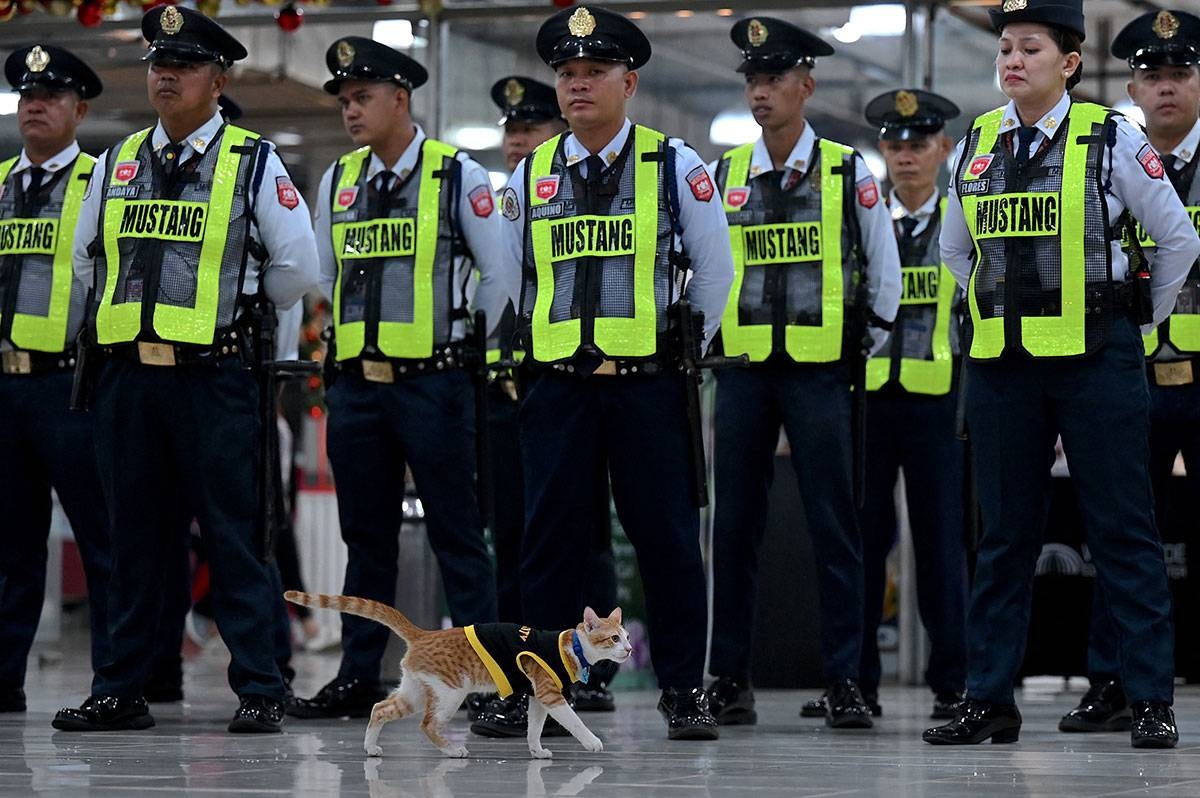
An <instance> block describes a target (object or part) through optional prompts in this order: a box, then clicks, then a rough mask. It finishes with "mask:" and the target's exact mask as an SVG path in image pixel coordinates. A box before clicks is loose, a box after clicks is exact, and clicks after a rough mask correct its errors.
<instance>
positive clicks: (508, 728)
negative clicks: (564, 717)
mask: <svg viewBox="0 0 1200 798" xmlns="http://www.w3.org/2000/svg"><path fill="white" fill-rule="evenodd" d="M528 731H529V695H528V694H527V693H522V694H521V695H517V694H516V693H513V694H512V695H510V696H509V697H508V698H501V697H500V696H496V697H494V698H493V699H492V700H491V701H489V702H488V703H487V705H486V706H485V707H484V708H483V709H482V710H481V711H480V713H479V717H478V718H476V719H475V720H474V721H472V722H471V733H472V734H478V735H479V736H480V737H524V736H526V734H527V733H528ZM570 734H571V733H570V732H569V731H567V730H566V728H564V727H563V725H562V724H561V723H559V722H558V721H556V720H555V719H554V718H551V717H547V718H546V722H545V723H544V724H542V736H543V737H569V736H570Z"/></svg>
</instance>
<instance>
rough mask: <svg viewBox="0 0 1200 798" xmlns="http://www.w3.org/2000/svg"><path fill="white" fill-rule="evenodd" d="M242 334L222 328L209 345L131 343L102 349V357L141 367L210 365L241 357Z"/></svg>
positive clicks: (234, 329) (155, 342) (159, 342)
mask: <svg viewBox="0 0 1200 798" xmlns="http://www.w3.org/2000/svg"><path fill="white" fill-rule="evenodd" d="M243 335H244V331H243V330H242V329H241V328H239V327H236V326H235V327H226V328H223V329H221V330H218V331H217V334H216V335H215V336H214V338H213V344H212V346H194V345H192V344H177V343H171V342H169V341H132V342H130V343H123V344H111V345H109V346H106V347H104V352H105V354H106V355H110V356H112V357H114V358H117V359H118V360H132V361H133V362H135V363H141V364H142V365H143V366H166V367H170V366H196V365H213V364H216V363H217V362H218V361H221V360H227V359H229V358H235V357H236V358H241V357H243V356H244V354H245V353H244V351H243V350H244V348H245V347H244V346H243Z"/></svg>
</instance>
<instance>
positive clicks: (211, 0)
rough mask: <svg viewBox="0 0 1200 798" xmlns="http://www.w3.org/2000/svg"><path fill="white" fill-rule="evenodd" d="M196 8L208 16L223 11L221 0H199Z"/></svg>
mask: <svg viewBox="0 0 1200 798" xmlns="http://www.w3.org/2000/svg"><path fill="white" fill-rule="evenodd" d="M196 10H197V11H199V12H200V13H201V14H203V15H204V16H206V17H210V18H211V17H215V16H217V15H218V14H220V13H221V0H197V1H196Z"/></svg>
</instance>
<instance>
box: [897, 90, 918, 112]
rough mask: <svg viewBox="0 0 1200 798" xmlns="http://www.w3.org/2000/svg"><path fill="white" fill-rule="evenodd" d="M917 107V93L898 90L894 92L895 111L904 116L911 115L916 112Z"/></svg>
mask: <svg viewBox="0 0 1200 798" xmlns="http://www.w3.org/2000/svg"><path fill="white" fill-rule="evenodd" d="M917 108H918V103H917V95H915V94H913V93H912V92H911V91H904V90H900V91H898V92H896V113H898V114H900V116H905V117H908V116H913V115H915V114H916V113H917Z"/></svg>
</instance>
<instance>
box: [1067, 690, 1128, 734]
mask: <svg viewBox="0 0 1200 798" xmlns="http://www.w3.org/2000/svg"><path fill="white" fill-rule="evenodd" d="M1132 717H1133V713H1132V712H1131V711H1130V709H1129V702H1128V701H1127V700H1126V699H1125V690H1124V689H1123V688H1122V687H1121V683H1120V682H1118V681H1116V680H1113V679H1110V680H1109V681H1107V682H1098V683H1096V684H1093V685H1092V686H1091V687H1089V688H1088V691H1087V692H1086V693H1084V694H1083V698H1081V699H1080V700H1079V706H1077V707H1075V708H1074V709H1072V710H1071V711H1070V712H1068V713H1067V714H1065V715H1063V716H1062V720H1060V721H1059V722H1058V730H1059V731H1064V732H1106V731H1128V730H1129V725H1130V719H1131V718H1132Z"/></svg>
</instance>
